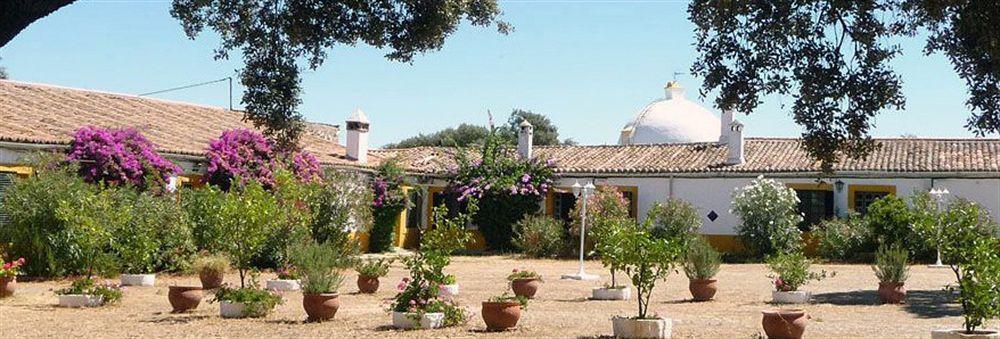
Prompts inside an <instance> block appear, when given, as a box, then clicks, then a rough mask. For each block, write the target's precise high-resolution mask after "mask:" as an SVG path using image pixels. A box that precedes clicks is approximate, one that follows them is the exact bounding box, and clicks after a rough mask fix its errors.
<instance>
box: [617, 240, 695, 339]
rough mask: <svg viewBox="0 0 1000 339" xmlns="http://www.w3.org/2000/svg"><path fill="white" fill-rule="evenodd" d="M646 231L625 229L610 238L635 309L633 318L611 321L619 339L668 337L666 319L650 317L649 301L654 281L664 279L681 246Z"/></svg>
mask: <svg viewBox="0 0 1000 339" xmlns="http://www.w3.org/2000/svg"><path fill="white" fill-rule="evenodd" d="M647 223H648V221H647ZM647 226H648V225H647ZM647 229H648V227H646V228H645V229H640V228H638V227H629V228H625V229H623V230H622V231H621V232H619V233H618V234H617V235H616V236H615V237H613V238H612V239H613V240H615V242H617V243H618V244H619V246H621V247H622V256H621V257H620V260H621V261H620V262H618V263H617V264H618V265H617V266H618V267H620V268H621V270H622V271H623V272H625V274H626V275H627V276H628V277H629V278H630V280H631V281H632V285H633V286H635V290H636V299H637V301H638V306H639V308H638V310H639V314H638V315H637V316H636V317H615V318H612V325H613V327H614V334H615V336H616V337H619V338H669V337H670V333H671V328H672V323H671V321H670V319H664V318H660V317H657V316H655V315H653V316H650V315H649V302H650V298H651V297H652V294H653V288H654V287H656V282H658V281H660V280H663V279H664V278H666V277H667V275H668V274H670V271H671V270H673V268H674V263H675V261H676V260H677V258H678V256H679V254H680V247H681V245H680V244H679V243H677V242H675V241H671V240H666V239H657V238H655V237H653V236H652V235H651V234H650V233H649V231H647Z"/></svg>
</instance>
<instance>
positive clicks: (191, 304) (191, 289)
mask: <svg viewBox="0 0 1000 339" xmlns="http://www.w3.org/2000/svg"><path fill="white" fill-rule="evenodd" d="M202 296H203V294H202V292H201V287H199V286H170V291H169V292H167V299H168V300H170V306H173V307H174V313H180V312H187V311H190V310H193V309H196V308H198V304H200V303H201V298H202Z"/></svg>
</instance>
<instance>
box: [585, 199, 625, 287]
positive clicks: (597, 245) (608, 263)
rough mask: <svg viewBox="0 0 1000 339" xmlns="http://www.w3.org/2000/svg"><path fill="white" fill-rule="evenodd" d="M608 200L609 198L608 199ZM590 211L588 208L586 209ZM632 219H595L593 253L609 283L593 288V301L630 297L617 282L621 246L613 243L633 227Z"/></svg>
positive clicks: (621, 253)
mask: <svg viewBox="0 0 1000 339" xmlns="http://www.w3.org/2000/svg"><path fill="white" fill-rule="evenodd" d="M608 199H609V200H610V198H608ZM588 209H590V208H588ZM634 222H635V221H633V220H632V219H629V218H628V217H627V216H626V217H620V218H611V217H601V218H595V220H594V227H593V228H592V229H591V232H592V235H593V236H592V238H593V239H594V252H595V253H596V254H597V255H599V256H600V258H601V264H603V265H604V267H606V268H607V269H608V271H609V272H610V276H611V282H610V283H608V284H605V285H604V286H602V287H598V288H594V289H593V290H592V291H591V299H593V300H628V299H630V298H631V297H632V290H631V289H630V288H629V287H628V286H627V285H625V284H622V283H621V282H620V281H618V272H620V271H621V267H619V266H618V265H619V263H620V262H621V260H622V255H624V253H623V252H622V248H621V246H618V244H617V243H615V242H614V240H613V239H614V238H615V237H616V236H617V235H618V233H620V232H622V230H624V229H625V228H627V227H634V225H633V224H634Z"/></svg>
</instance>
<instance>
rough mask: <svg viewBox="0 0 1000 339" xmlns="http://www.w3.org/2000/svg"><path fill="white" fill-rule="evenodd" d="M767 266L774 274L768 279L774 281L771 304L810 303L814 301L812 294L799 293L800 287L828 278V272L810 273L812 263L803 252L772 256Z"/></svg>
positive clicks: (768, 259)
mask: <svg viewBox="0 0 1000 339" xmlns="http://www.w3.org/2000/svg"><path fill="white" fill-rule="evenodd" d="M767 265H768V267H769V268H770V269H771V271H772V272H773V273H771V274H769V275H768V277H769V278H771V279H774V291H772V292H771V302H773V303H776V304H806V303H809V301H810V300H811V299H812V293H810V292H808V291H799V287H802V286H803V285H805V284H806V283H808V282H809V281H812V280H817V281H818V280H823V279H825V278H826V277H827V272H826V271H821V272H812V271H810V270H809V268H810V266H812V261H810V260H809V259H806V256H805V254H803V253H802V252H801V251H797V252H793V253H779V254H776V255H772V256H770V257H768V258H767ZM832 274H833V273H831V275H832Z"/></svg>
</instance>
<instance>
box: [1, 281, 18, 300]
mask: <svg viewBox="0 0 1000 339" xmlns="http://www.w3.org/2000/svg"><path fill="white" fill-rule="evenodd" d="M16 284H17V277H9V278H0V298H6V297H9V296H12V295H14V285H16Z"/></svg>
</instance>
